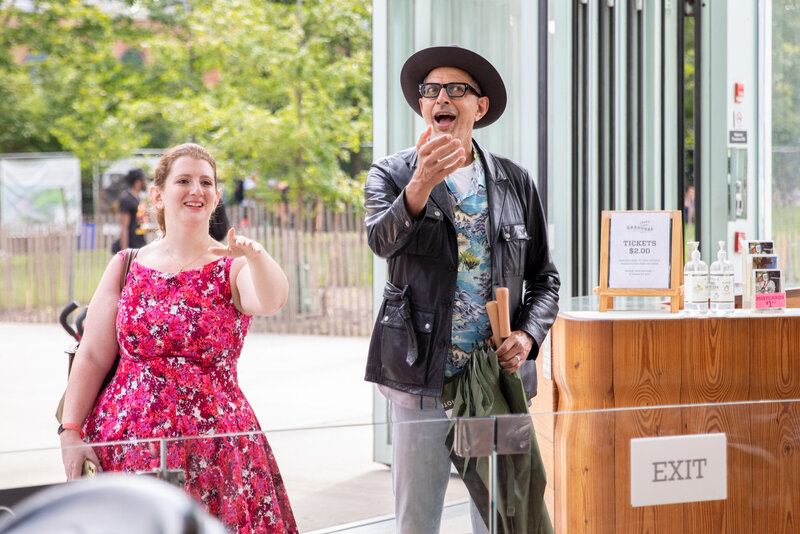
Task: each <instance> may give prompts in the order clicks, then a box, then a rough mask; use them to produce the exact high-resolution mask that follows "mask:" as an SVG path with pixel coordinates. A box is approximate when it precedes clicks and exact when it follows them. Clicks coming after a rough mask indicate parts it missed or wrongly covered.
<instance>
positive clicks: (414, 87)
mask: <svg viewBox="0 0 800 534" xmlns="http://www.w3.org/2000/svg"><path fill="white" fill-rule="evenodd" d="M439 67H454V68H457V69H461V70H463V71H466V72H468V73H469V75H470V76H472V78H473V79H474V80H475V81H476V82H478V85H479V86H480V90H481V94H482V95H484V96H488V97H489V111H488V112H487V113H486V115H484V116H483V117H481V118H480V120H478V121H477V122H476V123H475V126H474V127H475V128H483V127H484V126H489V125H490V124H492V123H493V122H494V121H496V120H497V119H499V118H500V115H502V114H503V111H504V110H505V109H506V98H507V97H506V86H505V84H503V78H501V77H500V73H499V72H497V69H495V68H494V67H493V66H492V64H491V63H489V62H488V61H487V60H486V59H485V58H484V57H483V56H481V55H479V54H476V53H475V52H473V51H472V50H467V49H466V48H461V47H460V46H456V45H450V46H432V47H430V48H423V49H422V50H419V51H418V52H415V53H414V54H412V55H411V56H410V57H409V58H408V59H407V60H406V62H405V64H404V65H403V69H402V70H401V71H400V85H401V86H402V88H403V95H404V96H405V97H406V102H408V105H409V106H411V109H413V110H414V111H416V112H417V115H422V112H421V111H420V109H419V98H420V96H419V84H421V83H422V82H423V81H424V80H425V77H426V76H427V75H428V73H429V72H430V71H432V70H433V69H436V68H439Z"/></svg>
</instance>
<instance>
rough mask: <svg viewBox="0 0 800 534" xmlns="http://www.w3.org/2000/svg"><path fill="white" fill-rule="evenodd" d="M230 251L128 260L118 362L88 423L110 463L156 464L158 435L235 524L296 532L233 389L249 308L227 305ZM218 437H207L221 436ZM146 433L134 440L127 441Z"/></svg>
mask: <svg viewBox="0 0 800 534" xmlns="http://www.w3.org/2000/svg"><path fill="white" fill-rule="evenodd" d="M232 261H233V260H232V258H225V257H223V258H220V259H219V260H217V261H214V262H211V263H209V264H206V265H205V266H203V267H201V268H199V269H194V270H191V271H185V272H180V273H162V272H159V271H156V270H153V269H150V268H147V267H144V266H142V265H140V264H139V263H136V262H134V263H133V265H131V270H130V273H129V274H128V281H127V284H126V286H125V288H124V289H123V290H122V293H121V294H120V300H119V313H118V314H117V339H118V341H119V347H120V363H119V367H118V369H117V372H116V374H115V376H114V379H113V380H112V381H111V383H110V384H109V385H108V387H107V388H106V389H105V390H104V391H103V392H102V393H101V395H100V396H99V397H98V400H97V403H96V404H95V407H94V409H93V410H92V412H91V413H90V415H89V417H88V418H87V420H86V423H85V426H84V434H85V439H86V440H87V441H88V442H108V441H125V442H128V443H125V444H119V445H108V446H102V447H96V448H95V452H96V453H97V455H98V457H99V459H100V463H101V464H102V467H103V469H104V470H107V471H128V472H136V471H154V470H156V469H157V468H158V467H159V462H160V456H161V454H162V451H161V450H160V445H159V443H160V441H154V439H155V440H158V439H160V438H164V443H166V457H167V466H168V468H169V469H176V468H179V469H183V470H184V471H185V473H186V491H187V493H189V494H190V495H192V496H193V497H195V498H196V499H197V500H199V501H200V502H202V503H203V505H204V506H205V507H206V509H207V510H208V511H209V512H210V513H212V514H214V515H216V516H218V517H219V518H220V519H221V520H222V521H223V523H224V524H225V526H226V527H227V529H228V530H230V531H231V532H239V533H250V532H253V533H255V532H258V533H281V534H283V533H294V532H297V526H296V524H295V520H294V516H293V514H292V509H291V506H290V504H289V499H288V496H287V494H286V488H285V487H284V484H283V480H282V478H281V475H280V472H279V470H278V464H277V462H276V461H275V457H274V455H273V453H272V449H271V448H270V446H269V443H268V442H267V439H266V437H265V436H264V434H263V433H261V428H260V426H259V424H258V421H257V419H256V416H255V414H254V412H253V410H252V408H251V407H250V404H249V403H248V402H247V399H245V397H244V395H243V394H242V392H241V390H240V389H239V385H238V381H237V370H236V365H237V361H238V358H239V354H240V352H241V349H242V343H243V341H244V337H245V334H246V333H247V329H248V327H249V326H250V320H251V317H249V316H247V315H244V314H242V313H241V312H239V311H238V310H237V309H236V308H235V307H234V305H233V301H232V296H231V285H230V269H231V263H232ZM220 434H224V435H225V436H224V437H214V438H211V437H203V436H211V435H214V436H219V435H220ZM137 439H138V440H148V441H147V442H145V443H130V442H131V441H132V440H137Z"/></svg>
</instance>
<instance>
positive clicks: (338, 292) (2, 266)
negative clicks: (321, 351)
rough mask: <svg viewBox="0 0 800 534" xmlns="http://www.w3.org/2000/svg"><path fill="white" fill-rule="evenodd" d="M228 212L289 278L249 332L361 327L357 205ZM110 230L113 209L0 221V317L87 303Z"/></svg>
mask: <svg viewBox="0 0 800 534" xmlns="http://www.w3.org/2000/svg"><path fill="white" fill-rule="evenodd" d="M228 217H229V219H230V221H231V224H233V225H234V226H235V227H236V229H237V233H240V234H243V235H246V236H248V237H250V238H252V239H255V240H257V241H259V242H260V243H262V244H263V245H264V246H265V247H266V249H267V250H268V251H269V253H270V254H271V255H272V256H273V258H275V260H276V261H277V262H278V263H279V264H280V265H281V266H282V267H283V269H284V271H285V272H286V276H287V277H288V278H289V287H290V291H289V300H288V302H287V303H286V305H285V306H284V307H283V309H282V310H281V311H280V312H278V313H277V314H276V315H274V316H272V317H255V318H254V320H253V323H252V326H251V331H258V332H281V333H289V334H315V335H336V336H367V335H369V333H370V331H371V328H372V256H371V252H370V250H369V247H368V246H367V244H366V233H365V230H364V222H363V214H362V211H361V210H360V209H354V208H353V207H348V208H347V209H345V210H344V211H342V212H333V211H331V210H330V209H327V208H324V207H322V206H312V205H303V206H299V205H281V206H279V207H277V208H274V209H269V210H268V209H265V208H264V207H263V206H253V207H248V208H245V207H242V206H234V207H229V208H228ZM118 232H119V227H118V225H117V222H116V218H114V217H108V218H106V219H103V220H100V221H92V220H88V219H87V220H85V221H83V222H82V224H81V227H80V228H79V229H75V228H72V229H64V228H56V227H47V228H42V227H37V228H0V273H2V275H0V276H1V277H2V278H0V284H2V288H1V289H0V320H4V321H31V322H53V321H57V320H58V314H59V312H60V311H61V309H62V308H63V307H64V306H65V305H66V304H67V303H69V302H70V301H71V300H76V301H78V302H79V303H80V304H87V303H88V302H89V300H90V299H91V296H92V293H93V292H94V289H95V287H96V286H97V283H98V282H99V280H100V277H101V275H102V273H103V270H104V269H105V266H106V264H107V263H108V261H109V259H110V258H111V254H110V252H109V251H110V248H111V242H112V241H113V240H114V239H115V238H116V237H117V235H118ZM153 235H155V232H153Z"/></svg>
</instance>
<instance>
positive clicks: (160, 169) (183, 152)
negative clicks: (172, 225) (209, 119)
mask: <svg viewBox="0 0 800 534" xmlns="http://www.w3.org/2000/svg"><path fill="white" fill-rule="evenodd" d="M183 156H189V157H190V158H194V159H201V160H204V161H207V162H208V163H209V165H211V168H212V169H213V171H214V185H215V186H216V185H217V162H216V161H214V157H213V156H212V155H211V153H210V152H209V151H208V150H206V149H205V148H203V147H201V146H200V145H198V144H195V143H184V144H182V145H178V146H174V147H172V148H170V149H169V150H167V151H166V152H165V153H164V155H163V156H161V159H160V160H159V161H158V165H156V170H155V172H154V175H153V185H155V186H156V187H157V188H159V189H160V190H162V191H163V190H164V185H165V184H166V183H167V176H169V173H170V171H171V170H172V164H173V163H175V160H177V159H178V158H182V157H183ZM156 221H157V222H158V226H159V228H161V233H162V234H166V233H167V227H166V223H165V222H164V209H163V208H158V207H156Z"/></svg>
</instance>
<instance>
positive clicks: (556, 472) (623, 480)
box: [531, 309, 800, 534]
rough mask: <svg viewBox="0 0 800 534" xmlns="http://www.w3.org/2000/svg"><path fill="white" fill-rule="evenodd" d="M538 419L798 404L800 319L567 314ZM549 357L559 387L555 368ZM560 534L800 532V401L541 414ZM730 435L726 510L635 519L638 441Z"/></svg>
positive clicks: (687, 508)
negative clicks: (634, 446) (633, 463)
mask: <svg viewBox="0 0 800 534" xmlns="http://www.w3.org/2000/svg"><path fill="white" fill-rule="evenodd" d="M551 337H552V353H551V355H548V354H546V353H547V350H546V349H547V348H543V350H542V354H540V357H539V359H538V360H537V365H538V367H539V393H538V395H537V396H536V398H535V399H534V404H533V406H532V409H531V411H532V412H534V413H543V412H555V411H558V412H570V411H576V410H600V409H609V408H626V407H641V406H664V405H685V404H702V405H704V404H706V403H726V402H733V401H749V400H780V399H787V400H788V399H799V398H800V310H796V309H790V310H786V312H785V313H782V314H770V315H762V314H755V313H749V312H742V311H740V310H737V311H736V313H735V314H734V315H733V316H730V317H715V316H700V317H689V316H685V315H679V314H669V313H666V312H665V313H661V312H649V313H647V312H627V313H626V312H608V313H604V314H600V313H598V312H567V313H561V314H559V317H558V319H557V321H556V323H555V325H554V326H553V329H552V331H551ZM549 356H551V358H552V380H550V379H548V377H547V376H546V373H545V370H546V368H547V362H546V360H547V358H548V357H549ZM534 425H535V427H536V432H537V438H538V441H539V446H540V449H541V452H542V457H543V459H544V462H545V468H546V469H547V475H548V487H547V493H546V495H545V498H546V501H547V504H548V508H549V511H550V515H551V518H552V520H553V524H554V527H555V530H556V532H558V533H568V534H576V533H584V532H586V533H588V532H592V533H594V532H603V533H625V532H649V533H653V534H658V533H676V532H678V533H684V532H687V533H690V532H697V533H703V534H707V533H721V532H725V533H738V532H747V533H753V532H758V533H773V532H800V491H798V489H797V488H796V484H797V481H800V402H797V403H796V402H781V403H768V404H763V405H754V404H734V405H722V406H713V405H711V406H706V405H704V406H695V407H683V408H680V407H673V408H664V409H658V410H619V411H608V412H596V411H590V412H583V413H577V414H560V415H559V414H555V415H536V416H534ZM707 432H724V433H726V435H727V439H728V450H727V454H728V498H727V499H726V500H722V501H708V502H700V503H689V504H673V505H662V506H647V507H636V508H634V507H631V505H630V502H631V499H630V487H629V486H630V443H629V442H630V439H631V438H637V437H653V436H669V435H686V434H701V433H707Z"/></svg>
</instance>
